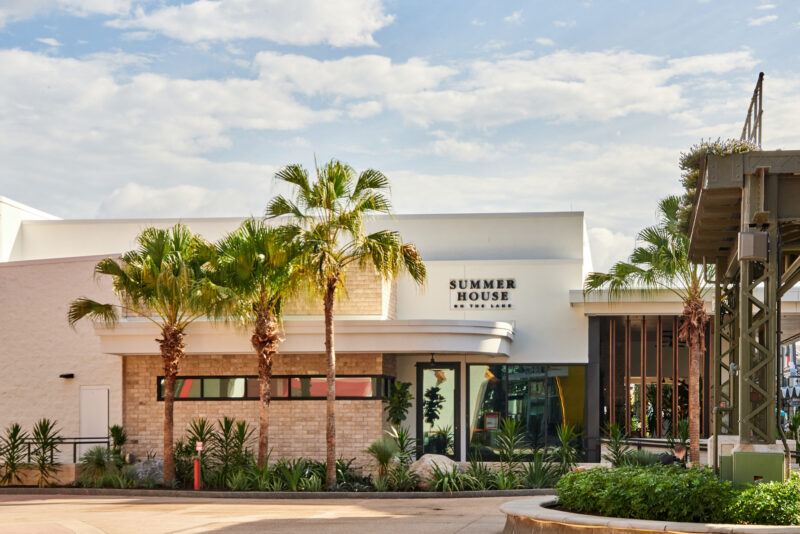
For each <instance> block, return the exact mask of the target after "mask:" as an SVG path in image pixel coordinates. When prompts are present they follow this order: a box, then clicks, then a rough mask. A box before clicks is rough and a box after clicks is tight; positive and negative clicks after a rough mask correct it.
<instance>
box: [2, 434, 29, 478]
mask: <svg viewBox="0 0 800 534" xmlns="http://www.w3.org/2000/svg"><path fill="white" fill-rule="evenodd" d="M27 439H28V433H27V432H25V431H23V430H22V427H21V426H20V425H19V423H12V424H11V425H9V426H8V428H6V433H5V436H3V437H2V438H1V439H0V458H2V463H0V474H1V476H0V486H7V485H9V484H13V483H17V484H22V471H23V470H25V469H28V467H29V466H28V464H27V463H26V462H25V455H26V445H25V440H27Z"/></svg>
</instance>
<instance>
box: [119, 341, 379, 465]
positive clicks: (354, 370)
mask: <svg viewBox="0 0 800 534" xmlns="http://www.w3.org/2000/svg"><path fill="white" fill-rule="evenodd" d="M336 360H337V361H336V370H337V374H342V375H344V374H382V373H383V372H384V368H385V366H384V362H383V357H382V355H380V354H340V355H337V358H336ZM123 369H124V370H123V373H124V376H123V383H124V395H123V425H124V427H125V429H126V430H127V432H128V436H129V446H128V447H126V449H127V450H129V451H130V452H133V453H134V454H138V455H141V456H144V455H145V454H146V453H147V452H148V451H155V452H156V453H157V454H158V456H161V452H162V447H163V433H162V429H163V424H164V423H163V421H164V403H163V402H159V401H157V400H156V376H160V375H163V374H164V373H163V368H162V364H161V358H160V356H157V355H153V356H128V357H125V358H124V362H123ZM325 369H326V365H325V355H324V354H288V355H283V354H279V355H278V356H276V358H275V363H274V365H273V373H274V374H276V375H282V374H301V375H304V374H325ZM257 372H258V371H257V363H256V359H255V356H253V355H203V356H196V355H189V356H186V357H185V359H184V360H183V361H182V362H181V368H180V373H179V376H180V375H184V376H191V375H222V376H225V375H228V376H242V375H256V374H257ZM382 414H383V406H382V402H381V401H380V400H340V401H336V441H337V455H338V456H340V457H343V458H347V459H349V458H356V463H357V464H358V465H361V466H369V465H370V457H369V455H367V454H365V453H364V449H366V448H367V447H368V446H369V444H370V443H372V441H374V440H375V439H377V438H379V437H380V436H381V433H382V430H383V415H382ZM224 416H228V417H234V418H236V419H244V420H246V421H248V422H250V424H251V425H252V426H253V428H254V429H255V431H256V432H257V431H258V401H254V400H227V401H217V400H211V401H203V400H200V401H178V402H176V403H175V412H174V417H175V427H174V428H175V433H174V437H175V439H176V440H177V439H179V438H181V437H182V436H183V435H184V434H185V432H186V428H187V427H188V425H189V423H190V422H191V421H192V420H193V419H196V418H198V417H205V418H207V419H209V420H210V421H216V420H218V419H221V418H222V417H224ZM269 436H270V448H272V449H273V452H272V459H273V460H277V459H278V458H280V457H282V456H286V457H297V456H304V457H308V458H315V459H324V458H325V401H324V400H294V401H273V402H272V403H270V425H269Z"/></svg>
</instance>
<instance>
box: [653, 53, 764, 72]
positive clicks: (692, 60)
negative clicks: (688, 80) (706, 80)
mask: <svg viewBox="0 0 800 534" xmlns="http://www.w3.org/2000/svg"><path fill="white" fill-rule="evenodd" d="M757 64H758V61H756V60H755V58H753V55H752V53H751V52H750V50H740V51H738V52H726V53H721V54H706V55H703V56H691V57H684V58H676V59H671V60H669V62H668V65H669V68H670V70H671V71H672V74H675V75H682V74H690V75H691V74H698V73H711V74H724V73H726V72H731V71H733V70H737V69H752V68H753V67H755V66H756V65H757Z"/></svg>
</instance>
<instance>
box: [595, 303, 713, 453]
mask: <svg viewBox="0 0 800 534" xmlns="http://www.w3.org/2000/svg"><path fill="white" fill-rule="evenodd" d="M679 325H680V318H679V317H678V316H674V315H622V316H600V317H590V336H589V360H590V365H592V364H593V363H594V362H596V365H597V373H598V374H597V377H598V381H599V384H598V386H599V387H598V391H597V393H596V394H597V397H594V398H597V399H598V400H599V404H600V409H599V414H598V415H599V422H600V423H601V424H602V425H603V426H605V425H608V424H610V423H619V424H621V425H623V428H624V430H625V432H626V433H627V434H628V435H630V436H637V437H648V438H661V439H664V438H666V437H667V433H668V432H665V431H664V414H665V413H669V415H670V428H673V425H674V421H675V420H676V419H677V418H678V417H680V419H685V418H687V417H688V414H683V413H681V408H682V406H683V403H681V401H680V398H679V397H680V394H681V393H680V392H681V391H682V389H681V388H682V387H684V388H686V389H685V391H687V394H688V348H687V347H686V345H685V344H684V343H681V342H679V341H678V327H679ZM651 327H652V331H651ZM710 334H711V332H710V327H707V328H706V347H705V350H704V351H703V361H702V362H701V394H702V399H701V406H702V407H701V418H702V419H701V433H702V435H703V436H708V432H709V417H708V410H707V407H708V406H709V401H710V380H709V378H710V374H709V371H710V368H709V345H710V338H711V336H710ZM651 342H652V348H654V353H655V354H654V356H655V358H653V357H652V356H653V353H652V352H650V350H651V347H650V345H649V344H650V343H651ZM682 350H685V351H686V357H685V362H686V373H685V374H683V373H682V369H683V367H682V365H681V363H682V362H683V361H684V359H682V358H680V357H679V356H680V351H682ZM651 364H654V365H655V369H654V371H655V372H654V373H653V376H652V377H650V371H649V369H650V365H651ZM667 364H669V365H668V366H667ZM637 368H638V372H636V370H637ZM665 370H668V372H665ZM666 375H669V376H666ZM633 378H635V379H636V380H635V381H634V380H633ZM648 378H655V381H652V380H650V381H648ZM590 383H591V380H587V385H588V384H590ZM682 383H685V384H684V385H683V386H682V385H681V384H682ZM636 386H638V391H639V401H638V406H633V405H632V402H631V392H632V390H633V387H636ZM652 386H655V395H654V397H655V399H654V400H655V402H654V403H648V391H649V389H648V388H649V387H652ZM665 386H669V387H670V390H669V396H670V397H671V398H670V399H669V401H670V405H669V407H668V408H669V411H668V412H666V408H667V407H666V406H665V405H664V401H665V395H664V393H665ZM626 392H627V394H626ZM587 393H589V392H587ZM619 401H622V402H621V404H623V406H620V405H619V404H620V402H619ZM648 404H652V412H653V413H652V415H650V417H648V415H649V414H648ZM686 404H687V405H688V400H687V402H686ZM653 417H654V418H655V421H654V424H653V427H652V430H650V431H648V430H649V422H650V421H652V419H653ZM589 419H591V418H589ZM633 420H637V421H638V422H639V425H640V427H639V429H634V428H632V424H631V423H632V421H633Z"/></svg>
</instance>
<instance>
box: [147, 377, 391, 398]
mask: <svg viewBox="0 0 800 534" xmlns="http://www.w3.org/2000/svg"><path fill="white" fill-rule="evenodd" d="M187 378H191V379H193V380H199V381H200V397H196V398H180V397H175V401H176V402H187V401H188V402H207V401H211V402H215V401H217V402H218V401H258V400H259V397H257V396H256V397H248V396H247V380H249V379H256V380H258V375H178V376H177V377H176V379H187ZM219 378H226V379H232V378H243V379H244V380H245V388H244V391H245V393H244V396H242V397H204V396H203V394H204V393H205V379H219ZM293 378H326V375H321V374H314V375H297V374H291V375H272V377H271V379H272V380H275V379H285V380H286V381H287V391H288V394H287V396H286V397H271V398H270V402H276V401H277V402H285V401H308V400H312V401H319V400H325V399H326V397H325V396H324V395H323V396H309V397H292V394H291V379H293ZM336 378H371V379H374V380H377V382H376V388H375V390H376V391H374V392H373V395H372V396H371V397H357V396H352V395H348V396H340V395H337V396H336V400H363V401H370V400H380V401H383V400H385V398H386V395H387V393H388V392H389V391H390V388H391V385H392V382H394V381H395V380H396V377H393V376H390V375H384V374H377V375H354V374H346V375H336ZM162 380H164V375H156V402H163V401H164V396H163V395H162V394H161V381H162Z"/></svg>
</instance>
